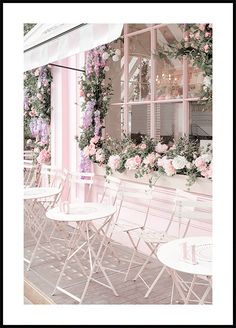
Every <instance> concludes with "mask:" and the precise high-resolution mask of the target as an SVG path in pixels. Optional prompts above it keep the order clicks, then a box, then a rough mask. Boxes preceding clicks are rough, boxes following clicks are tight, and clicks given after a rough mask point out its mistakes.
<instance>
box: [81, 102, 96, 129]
mask: <svg viewBox="0 0 236 328" xmlns="http://www.w3.org/2000/svg"><path fill="white" fill-rule="evenodd" d="M94 106H95V101H88V102H87V104H86V110H85V112H84V116H83V128H84V129H87V128H88V127H89V126H90V125H91V124H92V117H93V109H94Z"/></svg>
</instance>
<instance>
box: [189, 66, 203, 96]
mask: <svg viewBox="0 0 236 328" xmlns="http://www.w3.org/2000/svg"><path fill="white" fill-rule="evenodd" d="M202 82H203V73H202V71H201V69H200V68H198V67H196V66H192V65H191V63H188V97H189V98H196V97H198V96H199V93H200V91H201V85H202Z"/></svg>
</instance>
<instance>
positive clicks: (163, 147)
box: [155, 142, 168, 154]
mask: <svg viewBox="0 0 236 328" xmlns="http://www.w3.org/2000/svg"><path fill="white" fill-rule="evenodd" d="M167 149H168V146H167V145H166V144H161V143H160V142H158V144H157V145H156V147H155V150H156V152H157V153H159V154H163V153H166V151H167Z"/></svg>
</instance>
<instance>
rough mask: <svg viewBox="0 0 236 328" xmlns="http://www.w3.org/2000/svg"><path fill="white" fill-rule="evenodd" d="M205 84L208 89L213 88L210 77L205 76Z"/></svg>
mask: <svg viewBox="0 0 236 328" xmlns="http://www.w3.org/2000/svg"><path fill="white" fill-rule="evenodd" d="M203 84H204V85H205V86H206V87H208V88H209V87H210V86H211V77H210V76H205V77H204V80H203Z"/></svg>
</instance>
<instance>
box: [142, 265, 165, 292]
mask: <svg viewBox="0 0 236 328" xmlns="http://www.w3.org/2000/svg"><path fill="white" fill-rule="evenodd" d="M165 269H166V267H165V266H163V268H162V269H161V271H160V272H159V274H158V275H157V277H156V279H155V280H154V281H153V283H152V285H151V286H150V288H149V289H148V291H147V292H146V294H145V296H144V297H145V298H147V297H148V296H149V294H150V293H151V291H152V290H153V288H154V286H155V285H156V283H157V282H158V280H159V279H160V277H161V276H162V274H163V272H164V271H165Z"/></svg>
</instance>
